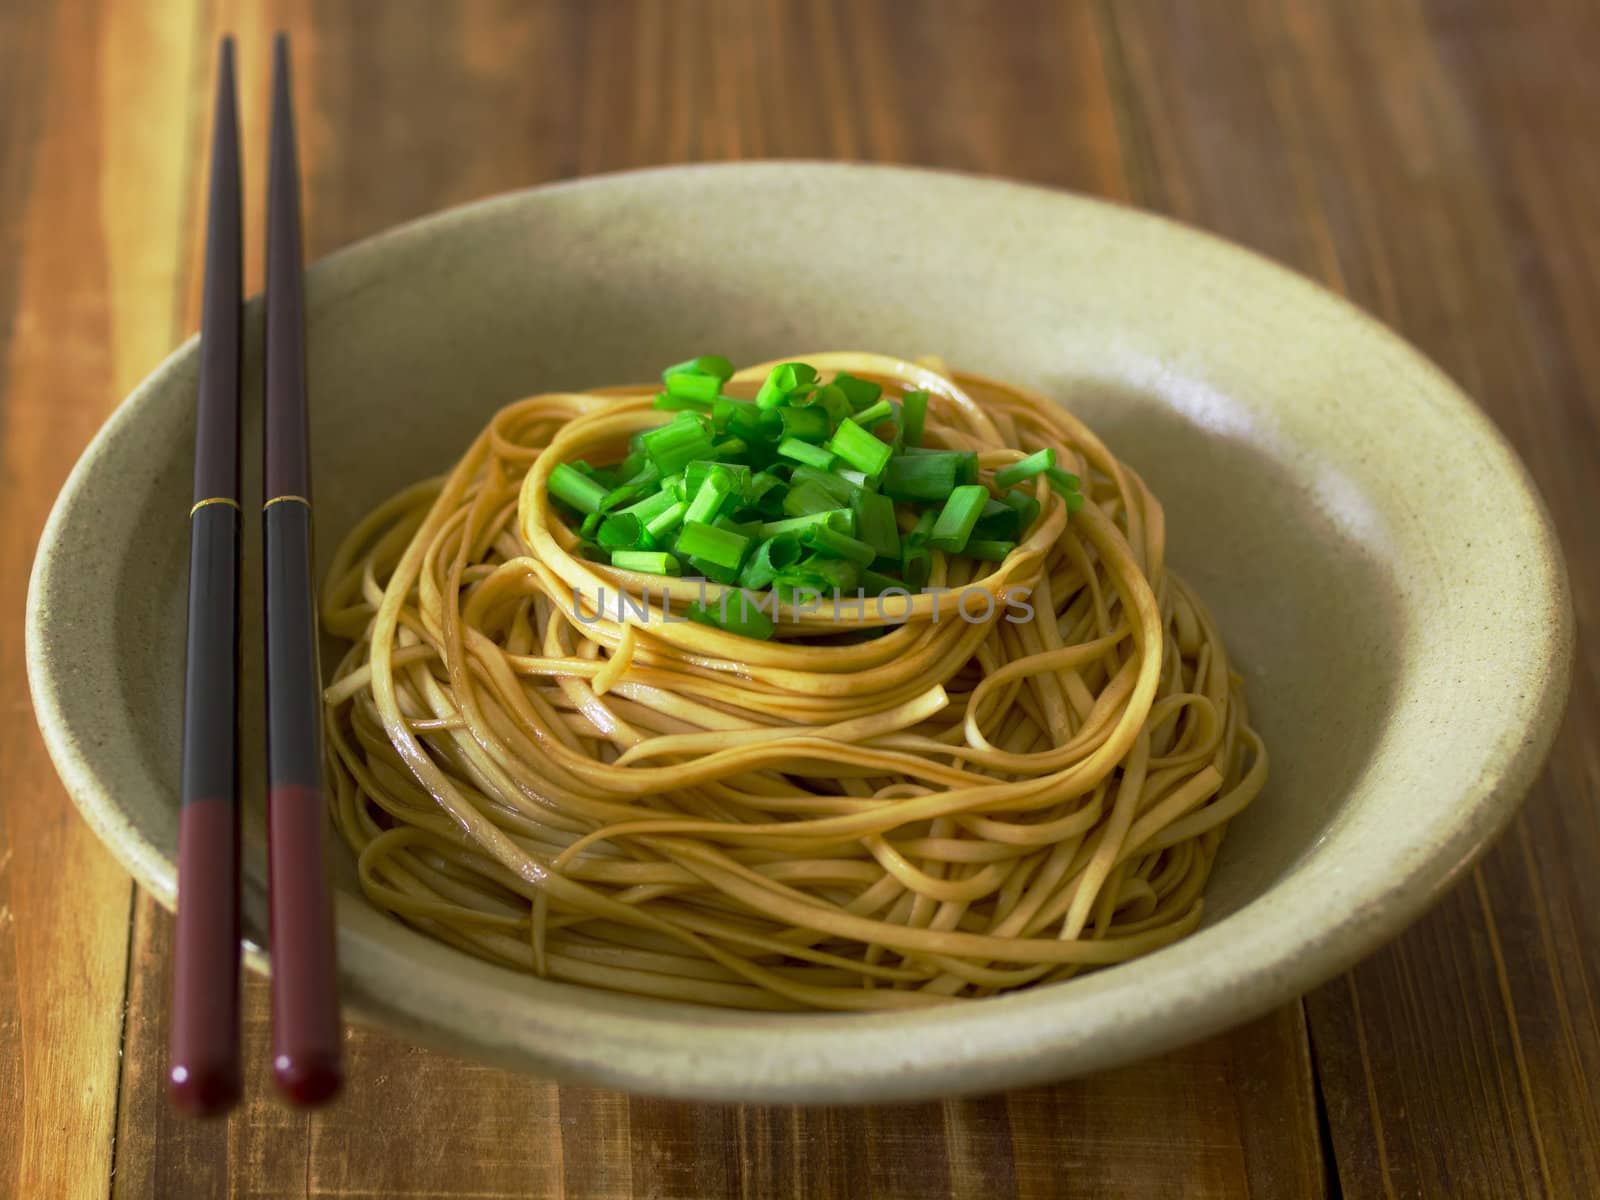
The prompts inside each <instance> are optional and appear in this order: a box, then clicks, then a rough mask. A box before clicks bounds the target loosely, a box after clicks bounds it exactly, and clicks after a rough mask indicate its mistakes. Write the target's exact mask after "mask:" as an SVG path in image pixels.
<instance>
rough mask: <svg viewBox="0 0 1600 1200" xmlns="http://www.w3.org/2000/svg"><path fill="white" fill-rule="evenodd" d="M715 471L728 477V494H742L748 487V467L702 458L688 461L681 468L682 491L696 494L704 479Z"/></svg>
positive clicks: (741, 464)
mask: <svg viewBox="0 0 1600 1200" xmlns="http://www.w3.org/2000/svg"><path fill="white" fill-rule="evenodd" d="M717 472H721V473H722V474H723V475H726V476H727V477H728V480H729V483H730V484H731V488H730V491H729V493H728V494H729V495H734V494H739V495H743V494H744V492H745V491H746V490H747V489H748V488H749V487H750V468H749V467H747V466H745V465H744V464H743V463H731V462H721V461H718V462H710V461H707V460H704V459H702V460H700V461H699V462H692V463H690V464H689V465H688V466H687V467H685V468H684V469H683V488H684V491H685V492H687V493H688V494H689V495H691V496H692V495H695V494H697V493H698V492H699V491H700V488H701V486H702V485H703V484H704V483H705V481H706V480H707V479H709V478H710V477H711V476H712V475H713V474H716V473H717Z"/></svg>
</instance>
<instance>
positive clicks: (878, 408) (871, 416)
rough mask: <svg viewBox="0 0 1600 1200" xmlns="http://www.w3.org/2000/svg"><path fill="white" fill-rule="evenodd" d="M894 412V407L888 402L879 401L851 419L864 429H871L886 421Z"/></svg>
mask: <svg viewBox="0 0 1600 1200" xmlns="http://www.w3.org/2000/svg"><path fill="white" fill-rule="evenodd" d="M893 412H894V406H893V405H892V404H890V403H889V402H888V401H887V400H879V401H878V402H877V403H876V404H873V405H870V406H868V407H867V408H864V409H862V410H861V411H860V412H858V413H857V414H856V415H855V416H854V417H852V418H851V419H852V420H853V421H855V423H856V424H857V425H859V426H861V428H863V429H871V428H872V427H873V426H874V425H876V424H878V422H880V421H883V420H886V419H887V418H888V417H889V415H890V414H891V413H893Z"/></svg>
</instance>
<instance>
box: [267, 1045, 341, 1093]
mask: <svg viewBox="0 0 1600 1200" xmlns="http://www.w3.org/2000/svg"><path fill="white" fill-rule="evenodd" d="M272 1072H273V1074H274V1075H276V1076H277V1077H278V1089H279V1090H280V1091H281V1092H283V1094H284V1095H285V1096H287V1097H288V1098H289V1099H290V1100H292V1101H293V1102H294V1103H295V1104H301V1105H312V1104H322V1103H324V1102H326V1101H328V1100H331V1099H333V1097H334V1095H335V1093H337V1092H338V1090H339V1085H340V1084H341V1083H343V1082H344V1076H343V1074H342V1073H341V1072H340V1070H339V1057H338V1055H336V1054H328V1055H324V1054H315V1053H302V1054H297V1055H292V1056H291V1055H288V1054H280V1055H278V1057H277V1058H275V1059H273V1060H272Z"/></svg>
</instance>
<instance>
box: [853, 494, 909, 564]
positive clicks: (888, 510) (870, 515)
mask: <svg viewBox="0 0 1600 1200" xmlns="http://www.w3.org/2000/svg"><path fill="white" fill-rule="evenodd" d="M851 507H852V508H853V509H855V514H856V530H857V532H858V533H859V534H860V536H861V540H862V541H863V542H865V543H867V545H869V546H871V547H872V549H873V551H874V552H875V553H876V554H877V556H878V557H879V558H892V559H894V560H895V561H897V562H898V561H899V559H900V527H899V526H898V525H896V524H895V519H894V501H893V500H891V499H889V497H887V496H880V495H878V494H877V493H876V492H858V493H856V497H855V501H854V503H853V504H852V505H851Z"/></svg>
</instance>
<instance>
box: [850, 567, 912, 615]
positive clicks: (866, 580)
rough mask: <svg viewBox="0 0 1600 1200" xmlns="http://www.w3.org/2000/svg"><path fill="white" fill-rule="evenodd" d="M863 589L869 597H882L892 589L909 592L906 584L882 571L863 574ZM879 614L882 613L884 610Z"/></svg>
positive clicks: (864, 572)
mask: <svg viewBox="0 0 1600 1200" xmlns="http://www.w3.org/2000/svg"><path fill="white" fill-rule="evenodd" d="M861 588H862V590H863V591H865V592H866V593H867V595H869V596H881V595H883V593H885V592H887V591H888V590H889V589H890V588H899V589H900V590H901V591H907V590H909V589H907V588H906V585H905V584H904V583H902V582H901V581H900V580H898V579H896V578H895V577H894V576H893V575H885V574H883V573H882V572H881V571H863V572H861ZM879 612H880V613H881V612H882V609H880V610H879Z"/></svg>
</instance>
